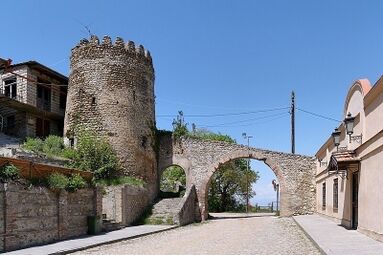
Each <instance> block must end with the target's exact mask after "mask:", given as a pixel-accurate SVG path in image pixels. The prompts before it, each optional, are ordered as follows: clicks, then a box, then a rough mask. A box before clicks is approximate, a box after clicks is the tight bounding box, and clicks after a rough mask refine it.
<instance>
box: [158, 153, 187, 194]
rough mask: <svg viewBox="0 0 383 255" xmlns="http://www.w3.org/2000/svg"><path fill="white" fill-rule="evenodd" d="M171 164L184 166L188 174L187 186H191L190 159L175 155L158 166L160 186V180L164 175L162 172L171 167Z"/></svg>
mask: <svg viewBox="0 0 383 255" xmlns="http://www.w3.org/2000/svg"><path fill="white" fill-rule="evenodd" d="M171 166H178V167H180V168H182V169H183V170H184V172H185V174H186V187H189V186H190V184H191V180H190V166H191V165H190V161H189V160H187V159H185V158H182V157H173V158H172V159H170V160H168V161H167V162H162V164H161V165H159V167H158V187H160V180H161V177H162V174H163V173H164V171H165V170H166V169H167V168H169V167H171Z"/></svg>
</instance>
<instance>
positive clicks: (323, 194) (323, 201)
mask: <svg viewBox="0 0 383 255" xmlns="http://www.w3.org/2000/svg"><path fill="white" fill-rule="evenodd" d="M325 209H326V183H325V182H324V183H323V184H322V210H325Z"/></svg>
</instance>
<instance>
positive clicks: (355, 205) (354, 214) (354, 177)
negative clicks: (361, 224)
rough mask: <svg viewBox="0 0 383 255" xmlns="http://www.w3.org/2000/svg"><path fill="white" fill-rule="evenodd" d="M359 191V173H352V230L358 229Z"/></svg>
mask: <svg viewBox="0 0 383 255" xmlns="http://www.w3.org/2000/svg"><path fill="white" fill-rule="evenodd" d="M358 190H359V172H354V173H352V208H351V212H352V218H351V219H352V222H351V227H352V229H357V228H358Z"/></svg>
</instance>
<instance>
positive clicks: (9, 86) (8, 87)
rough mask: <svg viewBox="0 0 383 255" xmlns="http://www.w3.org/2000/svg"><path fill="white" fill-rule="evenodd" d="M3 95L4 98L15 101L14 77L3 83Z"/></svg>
mask: <svg viewBox="0 0 383 255" xmlns="http://www.w3.org/2000/svg"><path fill="white" fill-rule="evenodd" d="M4 95H5V96H6V97H9V98H14V99H16V97H17V83H16V77H12V78H9V79H6V80H5V81H4Z"/></svg>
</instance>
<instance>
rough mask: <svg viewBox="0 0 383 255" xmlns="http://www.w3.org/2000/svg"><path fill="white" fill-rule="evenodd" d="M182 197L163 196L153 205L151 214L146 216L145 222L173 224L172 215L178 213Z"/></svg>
mask: <svg viewBox="0 0 383 255" xmlns="http://www.w3.org/2000/svg"><path fill="white" fill-rule="evenodd" d="M181 200H182V197H177V198H164V199H162V200H160V201H159V202H157V203H156V204H154V205H153V208H152V214H151V215H150V216H149V217H148V218H146V220H145V222H146V223H147V224H156V225H159V224H166V225H173V224H175V223H174V222H173V216H174V215H176V214H177V213H178V210H179V204H180V202H181Z"/></svg>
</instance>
